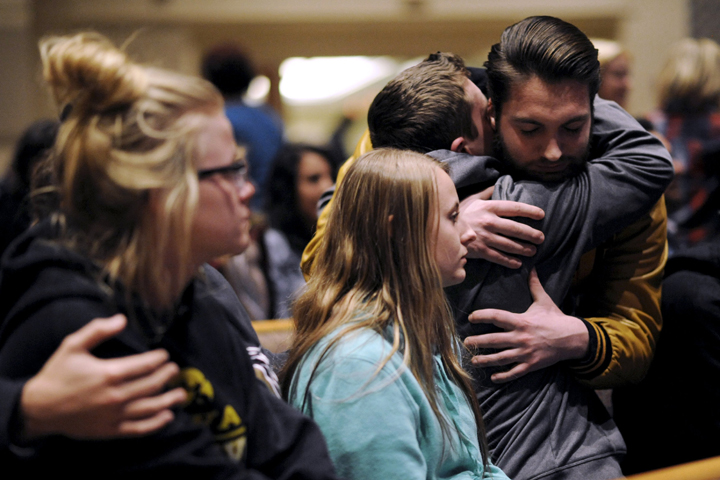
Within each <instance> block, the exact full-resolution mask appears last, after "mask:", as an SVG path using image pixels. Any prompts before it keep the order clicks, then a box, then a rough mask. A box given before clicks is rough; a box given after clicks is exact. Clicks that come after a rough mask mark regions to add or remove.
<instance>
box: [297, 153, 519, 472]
mask: <svg viewBox="0 0 720 480" xmlns="http://www.w3.org/2000/svg"><path fill="white" fill-rule="evenodd" d="M458 215H459V203H458V196H457V193H456V191H455V186H454V184H453V183H452V180H451V179H450V177H449V176H448V173H447V167H446V166H444V164H442V163H440V162H438V161H437V160H434V159H432V158H430V157H428V156H425V155H422V154H419V153H415V152H407V151H400V150H392V149H379V150H374V151H371V152H369V153H367V154H365V155H364V156H362V157H361V158H359V159H358V160H357V161H356V162H355V163H354V164H353V165H352V166H351V167H350V168H349V169H348V171H347V174H346V176H345V178H344V180H343V182H342V183H341V184H340V186H339V188H338V191H337V193H336V198H335V203H334V205H333V206H332V211H331V213H330V218H329V221H328V224H327V230H326V234H325V236H324V237H323V240H322V243H321V246H320V250H319V253H318V256H317V258H316V260H315V270H314V273H313V276H312V277H311V278H310V280H309V282H308V285H307V290H306V291H305V292H304V293H303V294H302V295H301V296H300V297H299V299H298V300H297V302H296V304H295V305H294V309H293V312H294V318H295V323H296V326H297V334H296V337H295V340H294V342H293V346H292V348H291V349H290V355H289V358H288V361H287V363H286V367H285V370H284V372H283V392H284V395H285V396H286V398H287V399H288V401H289V402H290V403H291V404H293V405H295V406H297V407H298V408H300V409H301V410H302V411H303V412H305V413H307V414H308V415H310V416H312V417H313V418H314V419H315V420H316V421H317V422H318V424H319V425H320V428H321V430H322V431H323V433H324V434H325V436H326V439H327V441H328V446H329V449H330V454H331V457H332V459H333V461H334V462H335V466H336V468H337V469H338V473H339V474H340V475H341V476H343V477H345V478H348V479H379V478H405V479H433V478H444V479H461V478H462V479H470V478H495V479H498V480H500V479H504V478H507V477H506V476H505V475H504V474H503V472H502V471H501V470H500V469H498V468H497V467H495V466H493V465H492V464H491V462H490V458H489V454H488V449H487V445H486V440H485V430H484V427H483V422H482V417H481V415H480V411H479V408H478V404H477V400H476V398H475V394H474V392H473V388H472V385H471V380H470V377H469V375H468V374H467V373H465V372H464V371H463V369H462V366H461V363H460V359H459V357H458V355H459V354H460V352H461V350H462V347H461V345H460V343H459V341H458V339H457V338H456V336H455V327H454V322H453V319H452V316H451V314H450V311H449V307H448V304H447V301H446V299H445V293H444V291H443V287H447V286H450V285H456V284H458V283H460V282H462V281H463V280H464V278H465V270H464V266H465V262H466V260H465V255H466V254H467V248H466V246H467V244H468V243H469V242H471V241H472V240H474V239H475V233H474V232H473V231H472V229H470V228H469V227H468V226H467V224H465V222H464V221H463V220H462V219H461V218H459V216H458Z"/></svg>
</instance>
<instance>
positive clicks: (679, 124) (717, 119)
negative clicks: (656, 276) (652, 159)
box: [648, 38, 720, 253]
mask: <svg viewBox="0 0 720 480" xmlns="http://www.w3.org/2000/svg"><path fill="white" fill-rule="evenodd" d="M657 97H658V109H656V110H654V111H653V112H650V114H648V120H650V122H651V123H652V124H653V127H654V128H655V130H657V131H658V132H659V133H660V134H661V135H663V136H664V137H665V138H666V139H667V142H668V143H669V147H668V149H669V150H670V152H671V153H672V156H673V163H674V165H675V180H674V181H673V183H672V184H671V185H670V187H669V188H668V191H667V192H666V199H667V206H668V242H669V245H670V251H671V253H674V252H676V251H678V250H681V249H683V248H685V247H690V246H692V245H694V244H696V243H698V242H701V241H704V240H711V239H713V238H720V215H718V214H717V211H718V209H720V188H718V186H717V184H718V176H717V175H718V167H717V163H718V161H717V158H718V155H719V154H720V148H719V147H718V141H719V140H720V45H718V44H717V43H716V42H715V41H713V40H711V39H708V38H701V39H694V38H685V39H683V40H680V41H679V42H677V43H676V44H675V45H673V47H672V48H671V49H670V50H669V52H668V56H667V59H666V61H665V64H664V65H663V67H662V70H661V71H660V75H659V76H658V80H657Z"/></svg>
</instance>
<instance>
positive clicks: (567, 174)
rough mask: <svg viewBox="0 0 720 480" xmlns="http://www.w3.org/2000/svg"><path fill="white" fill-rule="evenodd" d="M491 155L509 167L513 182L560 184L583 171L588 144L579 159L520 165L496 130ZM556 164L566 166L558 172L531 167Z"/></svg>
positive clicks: (567, 158)
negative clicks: (533, 181)
mask: <svg viewBox="0 0 720 480" xmlns="http://www.w3.org/2000/svg"><path fill="white" fill-rule="evenodd" d="M493 153H494V155H495V157H496V158H497V159H498V160H501V161H502V162H503V163H505V165H506V166H508V167H510V169H511V174H512V176H513V178H514V179H515V180H522V179H531V180H537V181H539V182H561V181H563V180H565V179H568V178H571V177H574V176H576V175H577V174H579V173H580V172H582V171H584V170H585V166H586V164H587V159H588V156H589V154H590V142H589V141H588V144H587V146H586V147H585V150H584V151H583V153H582V155H581V156H579V157H577V156H568V155H563V156H562V157H560V160H558V161H556V162H550V161H549V160H545V159H536V160H534V161H533V162H532V163H530V164H521V163H520V162H518V161H517V159H515V158H514V157H513V156H512V155H511V154H510V152H509V151H508V148H507V146H506V145H505V140H504V139H503V136H502V133H501V132H500V130H498V131H497V133H496V134H495V135H494V136H493ZM558 163H562V164H565V165H566V166H565V168H564V169H563V170H561V171H559V172H544V171H542V170H533V169H532V167H533V166H538V165H542V164H547V165H550V164H558Z"/></svg>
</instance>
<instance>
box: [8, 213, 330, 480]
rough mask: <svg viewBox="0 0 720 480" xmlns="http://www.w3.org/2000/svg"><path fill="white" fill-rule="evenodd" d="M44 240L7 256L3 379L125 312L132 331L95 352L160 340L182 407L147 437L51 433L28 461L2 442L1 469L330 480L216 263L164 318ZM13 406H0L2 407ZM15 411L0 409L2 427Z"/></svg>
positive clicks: (37, 234)
mask: <svg viewBox="0 0 720 480" xmlns="http://www.w3.org/2000/svg"><path fill="white" fill-rule="evenodd" d="M51 236H52V229H51V228H49V225H48V224H42V225H40V226H39V227H38V228H35V229H32V230H31V231H30V232H28V234H27V235H26V236H25V237H24V238H23V239H22V240H21V241H20V242H19V243H17V244H16V246H15V250H14V252H12V254H11V255H9V256H8V257H6V258H5V263H4V266H3V270H2V277H1V278H0V318H4V321H3V322H2V325H1V326H0V377H2V378H5V379H7V380H10V381H23V380H26V379H28V378H29V377H31V376H33V375H35V374H36V373H37V372H38V371H39V370H40V368H41V367H42V365H43V364H44V363H45V361H46V360H47V359H48V358H49V357H50V355H51V354H52V353H53V352H54V351H55V350H56V349H57V347H58V346H59V344H60V342H61V341H62V340H63V338H64V337H65V336H66V335H68V334H69V333H72V332H74V331H76V330H77V329H79V328H80V327H82V326H83V325H85V324H86V323H88V322H89V321H90V320H92V319H93V318H96V317H107V316H110V315H112V314H114V313H117V312H121V313H124V314H126V315H127V316H128V319H129V327H128V328H126V329H125V330H124V331H123V332H122V333H120V334H119V335H118V336H117V337H115V338H113V339H111V340H108V341H107V342H105V343H103V344H101V345H100V346H99V347H98V348H96V349H95V351H94V352H93V353H94V354H95V355H97V356H99V357H104V358H109V357H119V356H125V355H130V354H134V353H139V352H144V351H148V350H150V349H153V348H165V349H166V350H167V351H168V352H169V353H170V358H171V360H172V361H174V362H176V363H177V364H178V365H179V366H180V368H181V375H180V377H181V379H180V383H181V384H182V385H183V386H184V387H185V388H186V390H188V403H187V404H186V405H185V406H183V408H178V409H176V411H175V420H174V421H173V422H172V423H171V424H169V425H168V426H167V427H165V428H164V429H162V430H161V431H159V432H157V433H155V434H153V435H149V436H146V437H142V438H131V439H119V440H107V441H78V440H71V439H68V438H64V437H61V436H56V437H51V438H47V439H45V440H43V441H42V442H41V443H39V444H38V445H35V446H34V447H35V448H34V455H32V456H30V457H29V458H23V457H21V456H18V455H14V454H13V453H12V452H11V451H10V450H9V449H8V448H2V456H3V460H4V465H5V469H6V471H13V470H14V471H18V472H23V476H29V477H31V478H42V477H49V476H51V475H55V474H58V473H61V472H63V473H67V474H70V475H71V476H72V477H74V478H86V477H87V478H89V477H93V478H96V477H98V476H101V477H103V478H128V477H129V476H131V475H132V476H133V477H134V478H150V477H153V478H165V477H168V476H170V475H172V474H176V475H177V474H179V475H180V477H181V478H191V477H197V478H238V479H240V478H242V479H251V478H252V479H265V478H278V479H281V478H282V479H290V478H298V479H305V478H307V479H310V478H312V479H317V478H335V474H334V470H333V466H332V464H331V461H330V459H329V456H328V453H327V448H326V446H325V442H324V440H323V438H322V435H321V433H320V431H319V430H318V428H317V426H316V425H315V424H314V423H313V422H312V421H311V420H310V419H308V418H306V417H304V416H303V415H301V414H300V413H298V412H297V411H296V410H294V409H292V408H291V407H290V406H288V405H287V404H285V403H284V402H282V401H281V400H280V399H279V398H278V397H276V396H275V395H274V394H273V393H272V392H271V390H270V389H269V388H268V386H267V385H266V384H265V383H263V382H261V381H260V380H259V379H258V377H257V376H256V373H255V369H254V366H253V362H252V361H251V359H250V357H249V355H248V353H249V352H250V353H252V354H254V355H255V356H257V355H258V347H257V337H256V336H255V334H254V332H253V331H252V328H251V327H250V323H249V321H248V320H247V316H246V315H245V313H244V311H243V310H242V307H241V306H240V305H239V302H238V301H237V299H236V298H234V297H233V296H232V295H233V293H232V290H231V288H230V287H229V285H227V283H226V282H225V281H224V279H223V278H222V276H221V275H220V274H219V273H218V272H217V271H215V270H214V269H212V268H211V267H209V266H205V267H203V269H202V275H200V276H199V278H197V279H195V280H194V281H193V282H192V283H191V284H190V285H189V286H188V288H187V289H186V291H185V292H184V293H183V295H182V298H181V300H180V302H179V304H178V306H177V308H176V309H175V310H174V311H173V312H172V313H170V314H167V315H164V316H159V315H157V314H155V313H154V312H152V311H150V310H149V309H148V308H143V307H142V306H141V303H140V302H139V300H137V299H134V298H133V299H131V300H130V302H128V298H127V296H126V295H125V294H124V292H123V291H122V288H121V287H117V288H114V289H111V288H109V287H108V286H107V285H106V284H105V283H104V282H103V281H102V280H101V279H100V278H99V277H100V272H99V269H98V268H97V266H96V265H94V264H93V263H92V262H90V261H89V260H88V259H86V258H85V257H83V256H81V255H79V254H77V253H75V252H72V251H70V250H68V249H66V248H63V247H62V246H60V245H58V244H57V243H55V242H53V241H52V240H51V239H50V238H49V237H51ZM233 298H234V300H233ZM10 393H11V394H12V395H15V396H17V394H18V392H17V391H11V392H10ZM3 395H5V392H4V391H3ZM3 395H0V396H3ZM15 402H17V400H16V399H15ZM12 405H13V402H12V400H11V401H6V399H3V400H2V401H1V402H0V407H3V408H5V409H7V407H8V406H12ZM11 418H12V415H11V414H9V413H8V412H7V411H4V412H0V420H5V421H6V425H8V424H9V422H10V421H11ZM0 447H6V445H0Z"/></svg>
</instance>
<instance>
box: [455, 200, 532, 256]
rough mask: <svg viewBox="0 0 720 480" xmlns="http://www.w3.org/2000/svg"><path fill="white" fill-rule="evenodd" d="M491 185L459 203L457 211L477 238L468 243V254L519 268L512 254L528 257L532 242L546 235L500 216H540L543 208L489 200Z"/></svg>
mask: <svg viewBox="0 0 720 480" xmlns="http://www.w3.org/2000/svg"><path fill="white" fill-rule="evenodd" d="M493 188H494V187H490V188H487V189H485V190H483V191H482V192H480V193H476V194H475V195H471V196H469V197H467V198H466V199H464V200H463V201H462V202H461V203H460V215H462V216H463V218H464V220H465V221H466V222H467V223H468V224H469V225H470V226H471V227H472V229H473V230H475V234H476V235H477V239H476V240H475V241H473V242H472V243H470V244H469V245H468V251H469V254H468V257H470V258H482V259H484V260H487V261H489V262H493V263H497V264H499V265H502V266H504V267H508V268H520V266H521V265H522V262H520V260H518V259H517V258H515V257H513V256H512V255H523V256H526V257H531V256H533V255H535V251H536V249H535V246H534V245H532V244H535V245H539V244H541V243H542V242H543V240H545V235H543V233H542V232H541V231H540V230H536V229H534V228H532V227H529V226H528V225H525V224H523V223H519V222H516V221H514V220H508V219H507V218H503V217H527V218H531V219H533V220H540V219H542V218H543V217H544V216H545V212H543V211H542V209H540V208H538V207H535V206H533V205H528V204H526V203H520V202H511V201H507V200H488V199H489V198H490V197H492V191H493Z"/></svg>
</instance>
